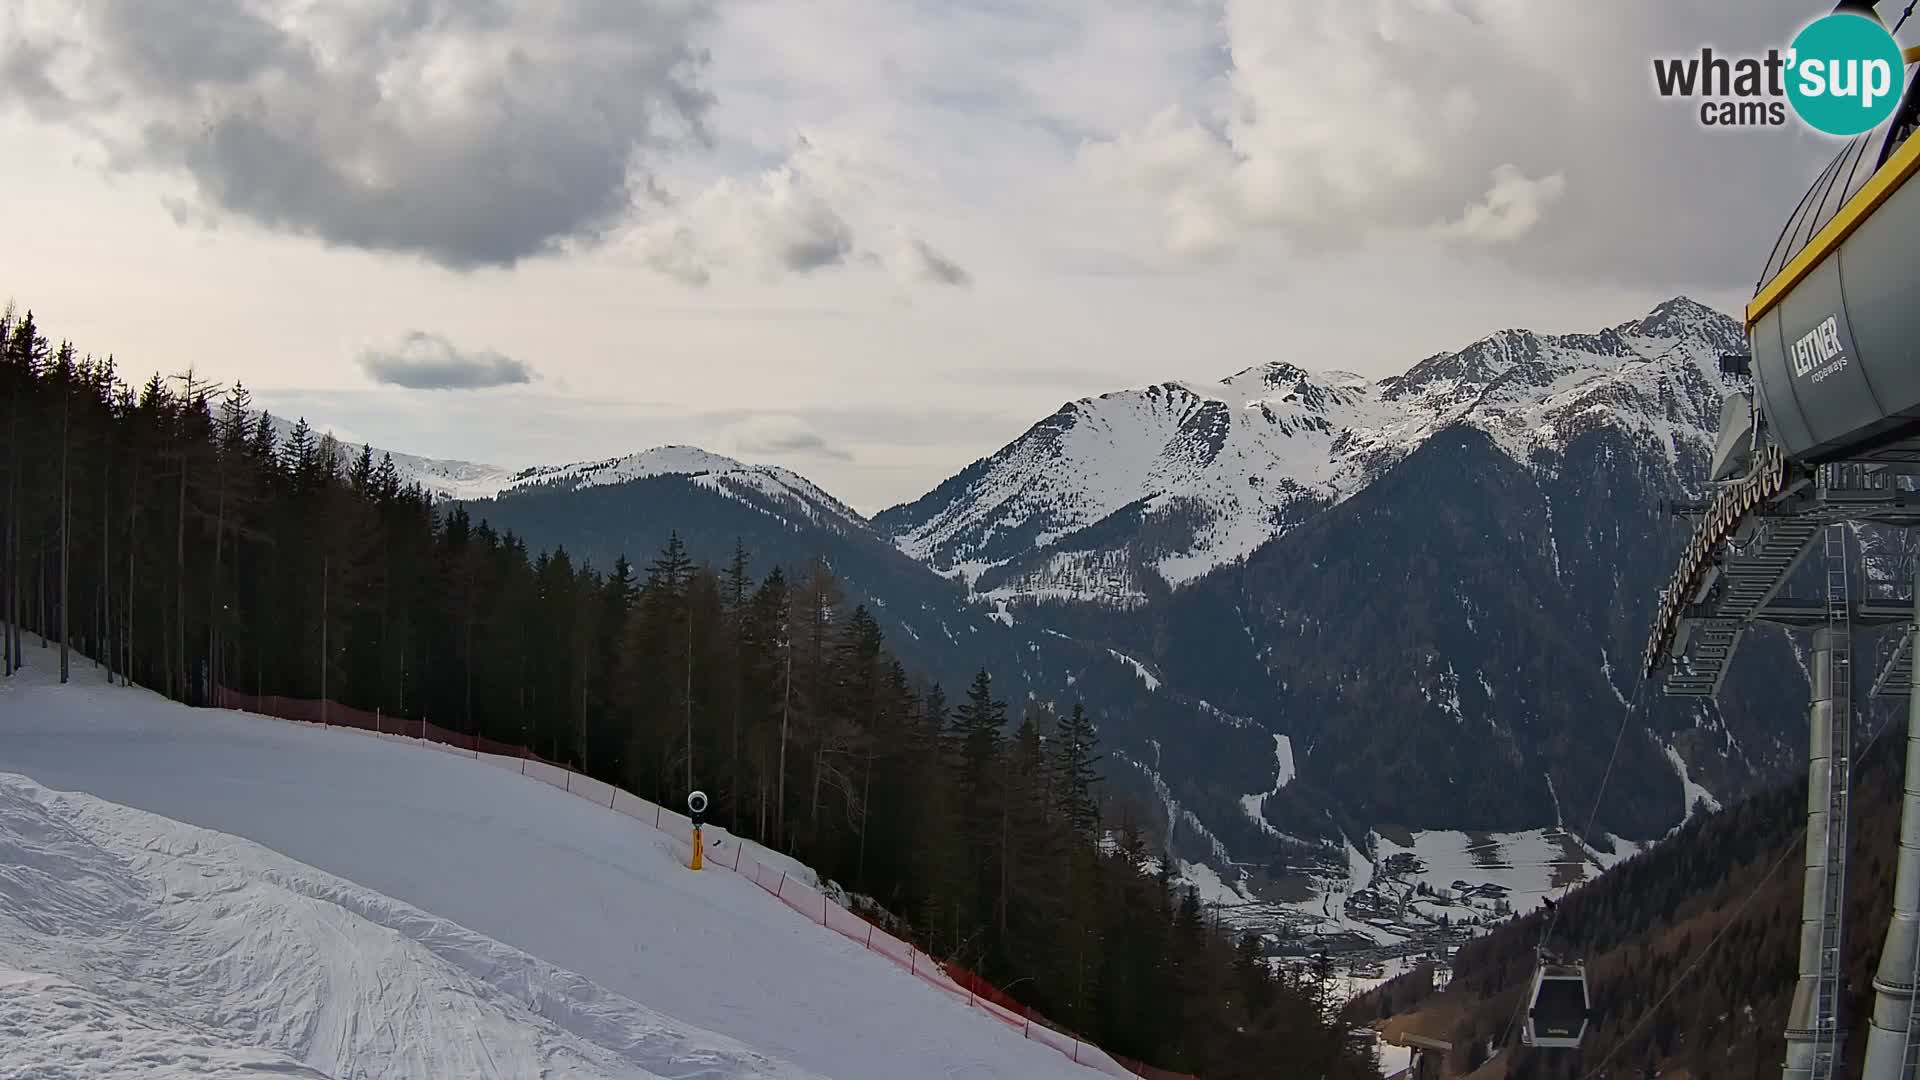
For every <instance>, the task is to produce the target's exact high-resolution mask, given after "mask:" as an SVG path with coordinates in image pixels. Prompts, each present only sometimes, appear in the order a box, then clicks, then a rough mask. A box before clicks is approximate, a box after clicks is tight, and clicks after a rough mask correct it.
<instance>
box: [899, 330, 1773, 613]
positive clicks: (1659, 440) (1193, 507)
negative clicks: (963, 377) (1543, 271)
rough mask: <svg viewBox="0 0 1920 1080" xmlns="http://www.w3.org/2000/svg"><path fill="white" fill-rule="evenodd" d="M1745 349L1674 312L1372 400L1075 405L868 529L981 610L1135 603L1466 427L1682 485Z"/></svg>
mask: <svg viewBox="0 0 1920 1080" xmlns="http://www.w3.org/2000/svg"><path fill="white" fill-rule="evenodd" d="M1741 345H1742V337H1741V334H1740V332H1739V328H1738V327H1737V326H1736V325H1735V324H1734V323H1732V322H1731V320H1729V319H1727V318H1726V317H1725V316H1723V315H1720V314H1719V313H1717V312H1714V311H1712V310H1711V309H1708V308H1706V307H1704V306H1702V305H1700V304H1698V303H1695V302H1694V301H1691V300H1688V299H1686V298H1684V297H1681V298H1676V299H1674V300H1670V301H1668V302H1667V303H1664V304H1662V305H1660V306H1659V307H1657V308H1655V309H1654V310H1653V311H1652V312H1650V313H1648V314H1647V315H1646V316H1645V317H1643V318H1640V319H1636V320H1633V321H1630V322H1627V323H1623V324H1620V325H1618V326H1614V327H1611V328H1608V329H1606V330H1602V331H1600V332H1598V333H1595V334H1574V335H1542V334H1535V333H1532V332H1529V331H1520V330H1506V331H1501V332H1500V333H1497V334H1494V335H1492V336H1490V337H1488V338H1485V339H1483V340H1481V341H1478V342H1475V343H1474V344H1472V345H1470V346H1468V347H1466V348H1464V349H1461V350H1459V351H1457V352H1450V353H1441V354H1439V355H1436V356H1432V357H1429V358H1427V359H1425V360H1423V361H1421V362H1420V363H1418V364H1416V365H1415V366H1414V367H1413V368H1412V369H1411V370H1410V371H1408V372H1407V373H1406V374H1405V375H1399V376H1394V377H1392V378H1387V379H1382V380H1380V381H1378V382H1368V381H1367V380H1365V379H1363V378H1361V377H1359V376H1355V375H1349V374H1345V373H1340V372H1327V373H1315V372H1312V371H1309V370H1306V369H1305V368H1302V367H1299V366H1296V365H1295V364H1292V363H1285V362H1273V363H1268V364H1264V365H1261V366H1258V367H1253V368H1248V369H1246V370H1244V371H1241V372H1238V373H1236V374H1234V375H1231V376H1228V377H1227V378H1225V379H1222V380H1221V381H1220V382H1218V383H1215V384H1211V385H1201V384H1194V383H1182V382H1169V383H1161V384H1158V385H1155V386H1149V387H1146V388H1143V389H1137V390H1125V391H1120V392H1116V393H1112V394H1106V395H1103V396H1101V397H1098V398H1083V399H1081V400H1079V401H1073V402H1068V403H1067V404H1066V405H1063V406H1062V407H1061V408H1060V410H1059V411H1058V412H1056V413H1055V414H1054V415H1052V416H1050V417H1048V418H1047V419H1045V420H1042V421H1041V422H1040V423H1038V424H1035V425H1034V426H1033V427H1032V428H1031V429H1029V430H1028V431H1027V432H1026V434H1024V435H1022V436H1021V437H1020V438H1019V439H1016V440H1015V441H1014V442H1012V443H1010V444H1008V445H1007V446H1006V447H1004V448H1003V449H1001V450H1000V451H999V452H997V453H995V454H994V455H992V456H991V457H988V458H985V459H982V460H980V461H977V462H975V463H973V464H972V465H970V466H968V467H967V468H966V469H965V470H963V471H962V472H960V473H959V474H958V475H956V476H954V477H953V478H952V479H951V480H948V481H947V482H946V483H944V484H942V485H940V486H939V487H938V488H936V489H934V490H933V491H932V492H930V493H928V494H927V495H926V496H924V497H922V498H920V499H918V500H916V501H914V502H912V503H908V504H905V505H902V506H897V507H894V508H892V509H889V510H887V511H885V512H883V513H881V514H879V515H878V516H877V517H876V518H875V519H874V524H875V526H876V527H877V528H879V529H880V530H881V531H883V532H885V533H886V534H888V535H889V536H891V537H893V538H894V540H895V542H896V543H898V544H899V545H900V547H901V549H902V550H903V551H906V552H907V553H909V554H911V555H913V556H914V557H916V558H919V559H921V560H923V561H925V562H927V563H928V564H929V565H931V566H933V567H934V568H935V569H937V570H940V571H941V572H943V573H948V574H952V575H954V576H957V577H960V578H962V579H964V580H965V581H967V582H968V583H969V584H971V585H973V586H974V587H975V588H976V589H977V590H978V591H979V592H981V593H984V594H986V595H988V596H990V597H994V598H1013V597H1031V598H1036V599H1068V600H1085V601H1106V602H1119V603H1123V604H1126V603H1136V602H1138V601H1140V600H1142V599H1145V598H1147V597H1149V596H1154V595H1160V594H1164V593H1165V592H1166V591H1167V589H1168V587H1169V586H1180V585H1184V584H1187V583H1190V582H1192V581H1194V580H1196V579H1198V578H1199V577H1202V576H1204V575H1205V574H1206V573H1208V572H1209V571H1211V570H1213V569H1216V568H1218V567H1220V566H1222V565H1225V564H1228V563H1232V562H1235V561H1237V560H1240V559H1243V558H1245V557H1246V556H1248V555H1250V554H1252V553H1253V552H1254V551H1255V550H1257V549H1258V548H1260V547H1261V546H1262V545H1264V544H1266V543H1268V542H1269V541H1271V540H1273V539H1275V538H1276V537H1279V536H1283V535H1285V534H1286V533H1287V532H1289V531H1291V530H1292V529H1293V528H1295V527H1297V526H1298V525H1299V524H1300V523H1302V522H1304V521H1306V520H1308V519H1309V518H1311V517H1312V516H1313V515H1314V514H1315V513H1317V512H1318V511H1319V510H1322V509H1324V508H1325V507H1327V506H1330V505H1334V504H1338V503H1340V502H1342V501H1344V500H1346V499H1348V498H1351V497H1353V496H1354V495H1356V494H1358V493H1359V492H1361V491H1364V490H1366V488H1367V487H1368V486H1369V485H1370V484H1372V483H1373V482H1374V481H1375V480H1376V479H1378V478H1379V477H1380V476H1381V475H1382V474H1383V473H1384V472H1385V471H1386V470H1387V469H1389V468H1391V467H1392V466H1393V465H1394V464H1396V463H1398V462H1399V461H1401V460H1403V459H1405V458H1406V457H1407V455H1408V454H1410V453H1412V452H1413V451H1414V450H1416V449H1418V448H1419V447H1420V446H1422V445H1424V444H1425V443H1426V442H1427V441H1428V440H1429V439H1432V438H1433V437H1434V436H1435V435H1437V434H1439V433H1440V432H1443V431H1446V430H1448V429H1449V428H1452V427H1455V426H1457V425H1465V426H1469V427H1474V428H1477V429H1479V430H1481V431H1484V432H1486V433H1487V434H1488V435H1489V436H1490V437H1491V438H1492V440H1493V441H1494V443H1495V445H1497V446H1498V447H1499V448H1500V449H1501V450H1503V451H1504V452H1505V453H1506V454H1507V455H1508V456H1510V457H1513V458H1514V459H1515V460H1517V461H1520V462H1522V463H1529V462H1532V461H1533V460H1534V459H1535V458H1536V456H1537V455H1539V454H1541V453H1546V454H1553V453H1557V452H1560V451H1563V450H1564V449H1565V448H1566V446H1567V445H1569V443H1571V441H1572V440H1573V439H1575V438H1577V437H1578V436H1579V435H1580V434H1582V433H1584V432H1586V431H1590V430H1593V429H1595V428H1596V427H1602V426H1610V427H1615V428H1619V429H1622V430H1626V431H1631V432H1633V433H1634V434H1635V435H1636V436H1637V437H1639V440H1640V441H1641V442H1643V443H1644V444H1645V446H1646V449H1647V450H1648V452H1649V453H1650V454H1651V455H1653V456H1654V457H1655V458H1664V459H1665V461H1666V463H1667V465H1668V467H1669V469H1670V470H1672V471H1674V472H1675V473H1676V475H1687V474H1689V473H1690V472H1692V471H1695V470H1692V469H1691V461H1690V458H1691V457H1692V456H1694V455H1697V454H1699V453H1703V452H1707V451H1710V449H1711V447H1710V445H1708V444H1707V443H1706V442H1705V440H1707V439H1709V438H1710V437H1711V433H1712V432H1713V430H1714V428H1715V426H1716V424H1717V421H1718V409H1719V403H1720V399H1721V397H1722V395H1723V394H1724V393H1725V391H1726V389H1727V387H1726V385H1725V383H1724V382H1723V377H1722V376H1721V375H1720V374H1719V373H1718V370H1717V358H1718V357H1719V355H1720V354H1721V353H1723V352H1727V351H1732V350H1734V349H1737V348H1740V347H1741ZM1703 447H1705V449H1704V450H1703V449H1702V448H1703Z"/></svg>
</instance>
